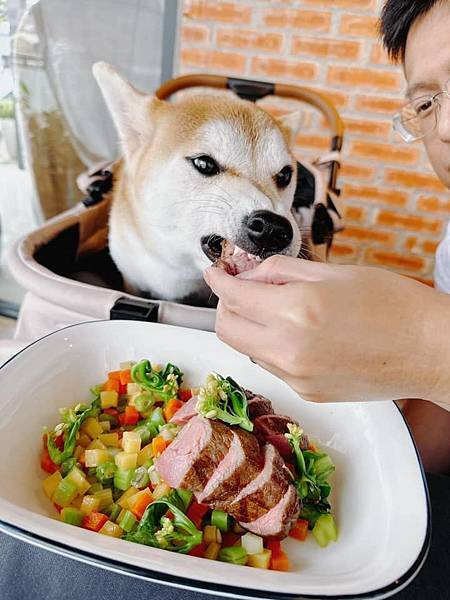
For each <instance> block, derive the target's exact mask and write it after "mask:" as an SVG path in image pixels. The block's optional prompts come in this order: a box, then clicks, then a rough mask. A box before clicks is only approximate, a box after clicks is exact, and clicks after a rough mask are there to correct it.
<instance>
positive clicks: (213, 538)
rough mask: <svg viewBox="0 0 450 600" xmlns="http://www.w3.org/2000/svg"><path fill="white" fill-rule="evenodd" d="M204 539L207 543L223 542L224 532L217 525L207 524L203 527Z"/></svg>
mask: <svg viewBox="0 0 450 600" xmlns="http://www.w3.org/2000/svg"><path fill="white" fill-rule="evenodd" d="M203 541H204V542H205V544H207V545H208V544H212V543H213V542H217V543H219V544H220V543H221V542H222V534H221V533H220V529H219V528H218V527H216V526H215V525H206V527H205V528H204V529H203Z"/></svg>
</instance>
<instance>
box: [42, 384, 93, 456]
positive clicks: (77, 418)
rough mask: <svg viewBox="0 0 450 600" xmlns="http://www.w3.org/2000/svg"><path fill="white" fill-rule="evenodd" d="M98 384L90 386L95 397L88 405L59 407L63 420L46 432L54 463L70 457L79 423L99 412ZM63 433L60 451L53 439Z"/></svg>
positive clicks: (48, 447)
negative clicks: (62, 443) (62, 446)
mask: <svg viewBox="0 0 450 600" xmlns="http://www.w3.org/2000/svg"><path fill="white" fill-rule="evenodd" d="M98 388H99V386H97V387H95V388H92V389H91V393H93V394H94V396H95V398H94V400H93V401H92V404H91V405H90V406H87V405H86V404H77V406H75V407H74V408H63V409H61V411H60V412H61V415H62V418H63V422H62V423H59V425H57V426H56V427H55V429H54V430H53V431H50V432H48V434H47V449H48V453H49V455H50V458H51V459H52V461H53V462H54V463H55V464H56V465H60V464H61V463H63V462H64V461H66V460H67V459H69V458H71V456H72V454H73V452H74V450H75V446H76V443H77V433H78V431H79V429H80V427H81V424H82V423H83V421H84V420H85V419H87V418H88V417H96V416H97V415H98V414H99V413H100V390H99V389H98ZM62 433H63V434H64V448H63V450H62V451H61V450H60V449H59V448H58V446H57V445H56V443H55V439H56V438H57V437H59V436H60V435H61V434H62Z"/></svg>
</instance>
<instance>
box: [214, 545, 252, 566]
mask: <svg viewBox="0 0 450 600" xmlns="http://www.w3.org/2000/svg"><path fill="white" fill-rule="evenodd" d="M219 560H221V561H223V562H227V563H231V564H233V565H246V564H247V560H248V555H247V551H246V549H245V548H242V546H229V547H228V548H222V549H221V551H220V552H219Z"/></svg>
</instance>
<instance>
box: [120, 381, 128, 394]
mask: <svg viewBox="0 0 450 600" xmlns="http://www.w3.org/2000/svg"><path fill="white" fill-rule="evenodd" d="M126 393H127V384H126V383H120V384H119V394H126Z"/></svg>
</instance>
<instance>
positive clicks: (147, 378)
mask: <svg viewBox="0 0 450 600" xmlns="http://www.w3.org/2000/svg"><path fill="white" fill-rule="evenodd" d="M131 378H132V380H133V381H134V382H135V383H137V384H139V385H140V386H142V387H143V388H144V389H145V390H146V391H147V392H151V395H152V398H153V401H156V400H164V401H167V400H170V399H171V398H176V397H177V394H178V389H179V387H180V384H181V382H182V381H183V373H182V372H181V371H180V369H179V368H178V367H176V366H175V365H172V364H171V363H168V364H167V365H166V367H165V369H164V371H156V370H154V369H153V368H152V365H151V363H150V361H149V360H141V361H140V362H138V363H137V364H136V365H134V366H133V367H132V368H131Z"/></svg>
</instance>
